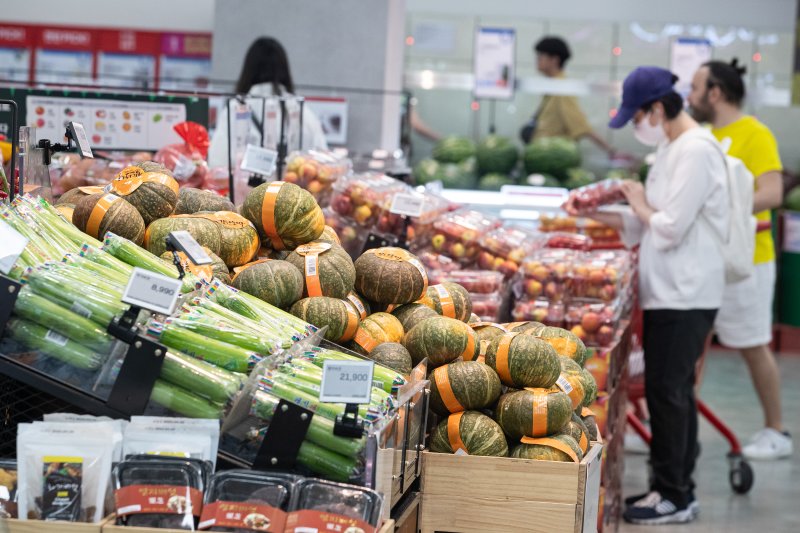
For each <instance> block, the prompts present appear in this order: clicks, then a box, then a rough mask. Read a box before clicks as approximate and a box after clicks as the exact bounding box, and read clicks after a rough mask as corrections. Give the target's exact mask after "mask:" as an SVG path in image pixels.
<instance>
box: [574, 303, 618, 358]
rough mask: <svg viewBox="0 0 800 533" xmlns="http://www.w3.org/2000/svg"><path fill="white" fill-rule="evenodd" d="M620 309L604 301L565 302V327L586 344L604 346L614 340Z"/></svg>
mask: <svg viewBox="0 0 800 533" xmlns="http://www.w3.org/2000/svg"><path fill="white" fill-rule="evenodd" d="M619 312H620V309H619V308H618V307H617V306H616V305H612V304H605V303H587V302H570V303H569V304H567V310H566V315H565V320H564V321H565V327H566V329H569V330H570V331H572V333H574V334H575V335H577V336H578V337H579V338H580V339H581V340H582V341H583V342H584V344H586V346H596V347H605V346H610V345H611V344H612V343H613V342H614V335H615V333H616V330H617V326H618V323H619Z"/></svg>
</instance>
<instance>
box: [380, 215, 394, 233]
mask: <svg viewBox="0 0 800 533" xmlns="http://www.w3.org/2000/svg"><path fill="white" fill-rule="evenodd" d="M393 226H394V225H393V224H392V220H391V218H389V215H388V214H386V213H384V214H382V215H381V216H380V218H378V224H377V228H378V231H381V232H383V233H389V232H391V231H392V228H393Z"/></svg>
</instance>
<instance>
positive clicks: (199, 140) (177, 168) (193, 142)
mask: <svg viewBox="0 0 800 533" xmlns="http://www.w3.org/2000/svg"><path fill="white" fill-rule="evenodd" d="M173 129H174V130H175V131H176V132H177V134H178V135H180V136H181V138H182V139H183V140H184V142H183V143H181V144H170V145H168V146H165V147H164V148H162V149H161V150H159V151H158V152H157V153H156V155H155V157H154V158H153V159H154V160H155V161H156V162H157V163H161V164H162V165H164V166H165V167H167V168H168V169H169V170H171V171H172V174H173V176H174V177H175V179H176V180H178V183H180V185H181V186H183V187H198V188H202V187H203V186H204V184H205V182H206V180H207V174H208V163H206V157H207V156H208V146H209V140H208V130H206V129H205V128H204V127H203V126H202V125H200V124H197V123H196V122H181V123H179V124H175V126H174V128H173Z"/></svg>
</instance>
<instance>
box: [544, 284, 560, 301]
mask: <svg viewBox="0 0 800 533" xmlns="http://www.w3.org/2000/svg"><path fill="white" fill-rule="evenodd" d="M544 294H545V296H547V298H549V299H550V300H556V299H558V298H556V297H557V296H559V291H558V284H557V283H556V282H555V281H549V282H547V285H545V286H544Z"/></svg>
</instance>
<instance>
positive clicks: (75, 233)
mask: <svg viewBox="0 0 800 533" xmlns="http://www.w3.org/2000/svg"><path fill="white" fill-rule="evenodd" d="M34 209H35V210H37V212H38V213H39V214H40V215H41V217H42V220H43V222H44V223H45V225H47V226H48V227H51V228H53V229H54V230H57V231H58V232H60V233H61V234H62V235H64V236H65V237H66V238H68V239H69V240H71V241H72V242H73V243H74V244H75V245H77V246H82V245H83V244H89V245H91V246H95V247H100V246H101V244H102V243H101V242H100V241H98V240H97V239H95V238H94V237H91V236H89V235H87V234H85V233H84V232H82V231H81V230H79V229H78V228H76V227H75V226H74V225H73V224H71V223H70V222H68V221H67V220H66V219H64V217H63V216H62V215H61V213H59V212H58V210H57V209H56V208H55V207H53V206H52V205H50V204H49V203H48V202H47V200H45V199H44V198H39V199H38V202H37V205H36V206H35V207H34Z"/></svg>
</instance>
